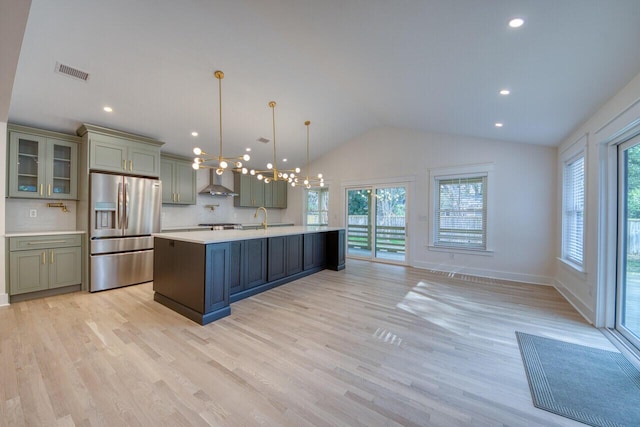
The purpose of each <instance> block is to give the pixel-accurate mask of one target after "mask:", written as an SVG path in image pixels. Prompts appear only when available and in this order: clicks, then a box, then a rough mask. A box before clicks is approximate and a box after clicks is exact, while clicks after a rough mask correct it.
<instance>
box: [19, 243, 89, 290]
mask: <svg viewBox="0 0 640 427" xmlns="http://www.w3.org/2000/svg"><path fill="white" fill-rule="evenodd" d="M81 283H82V247H81V237H80V235H53V236H28V237H10V238H9V295H20V294H25V293H29V292H35V291H44V290H47V289H55V288H61V287H65V286H71V285H79V284H81Z"/></svg>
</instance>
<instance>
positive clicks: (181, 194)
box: [160, 154, 197, 205]
mask: <svg viewBox="0 0 640 427" xmlns="http://www.w3.org/2000/svg"><path fill="white" fill-rule="evenodd" d="M192 163H193V160H192V159H190V158H186V157H179V156H174V155H171V154H163V155H162V159H161V162H160V180H161V181H162V203H164V204H173V205H195V204H196V197H197V192H196V171H195V170H194V169H193V167H192V166H191V165H192Z"/></svg>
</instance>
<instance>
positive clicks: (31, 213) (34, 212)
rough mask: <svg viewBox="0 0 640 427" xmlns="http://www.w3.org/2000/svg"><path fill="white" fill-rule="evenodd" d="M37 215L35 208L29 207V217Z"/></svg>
mask: <svg viewBox="0 0 640 427" xmlns="http://www.w3.org/2000/svg"><path fill="white" fill-rule="evenodd" d="M37 216H38V210H37V209H29V218H36V217H37Z"/></svg>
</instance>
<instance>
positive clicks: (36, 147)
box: [9, 133, 47, 198]
mask: <svg viewBox="0 0 640 427" xmlns="http://www.w3.org/2000/svg"><path fill="white" fill-rule="evenodd" d="M46 141H47V140H46V138H44V137H39V136H33V135H28V134H22V133H12V134H11V138H10V140H9V144H10V146H9V157H10V164H9V196H11V197H33V198H41V197H44V195H45V188H44V180H45V177H44V175H45V162H44V157H45V151H44V150H45V146H46Z"/></svg>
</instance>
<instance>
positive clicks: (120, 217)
mask: <svg viewBox="0 0 640 427" xmlns="http://www.w3.org/2000/svg"><path fill="white" fill-rule="evenodd" d="M116 209H117V213H118V220H117V221H116V222H117V223H118V228H120V229H122V183H120V184H118V202H117V208H116Z"/></svg>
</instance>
